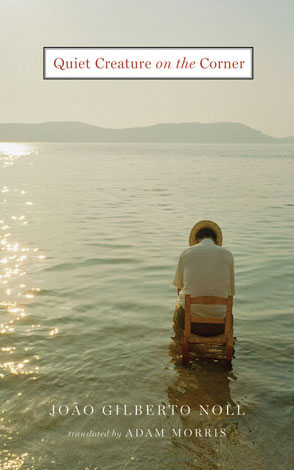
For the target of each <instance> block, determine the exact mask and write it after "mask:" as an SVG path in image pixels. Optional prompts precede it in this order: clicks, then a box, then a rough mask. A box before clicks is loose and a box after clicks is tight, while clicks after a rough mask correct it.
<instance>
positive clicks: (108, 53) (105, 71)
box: [43, 47, 253, 80]
mask: <svg viewBox="0 0 294 470" xmlns="http://www.w3.org/2000/svg"><path fill="white" fill-rule="evenodd" d="M43 78H44V79H46V80H48V79H53V80H62V79H66V80H69V79H73V80H81V79H86V80H91V79H96V80H97V79H103V80H109V79H125V80H134V79H136V80H139V79H141V80H148V79H152V80H156V79H161V80H163V79H190V80H193V79H194V80H196V79H230V80H232V79H243V80H244V79H253V47H44V49H43Z"/></svg>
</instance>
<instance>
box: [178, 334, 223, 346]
mask: <svg viewBox="0 0 294 470" xmlns="http://www.w3.org/2000/svg"><path fill="white" fill-rule="evenodd" d="M187 339H188V342H189V343H202V344H206V343H210V344H211V343H216V344H226V337H225V335H224V334H222V335H216V336H200V335H193V334H191V335H189V336H188V338H187Z"/></svg>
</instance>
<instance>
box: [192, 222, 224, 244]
mask: <svg viewBox="0 0 294 470" xmlns="http://www.w3.org/2000/svg"><path fill="white" fill-rule="evenodd" d="M202 228H211V229H212V230H214V231H215V233H216V236H217V242H216V244H217V245H220V246H221V245H222V243H223V234H222V231H221V229H220V227H219V226H218V225H217V224H216V223H215V222H213V221H212V220H200V222H197V224H195V225H194V227H193V228H192V230H191V232H190V236H189V245H190V246H192V245H196V233H197V232H199V230H200V229H202Z"/></svg>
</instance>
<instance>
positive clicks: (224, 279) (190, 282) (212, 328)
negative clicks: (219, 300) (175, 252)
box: [173, 220, 235, 336]
mask: <svg viewBox="0 0 294 470" xmlns="http://www.w3.org/2000/svg"><path fill="white" fill-rule="evenodd" d="M189 244H190V248H187V249H186V250H184V251H183V252H182V253H181V255H180V258H179V262H178V267H177V271H176V274H175V277H174V281H173V284H174V285H175V287H176V288H177V290H178V304H177V306H176V310H175V312H174V324H175V326H176V327H179V328H181V329H184V325H185V310H184V308H185V294H190V295H191V296H192V297H197V296H217V297H228V296H231V297H232V296H233V295H235V280H234V259H233V255H232V253H231V252H230V251H229V250H227V249H226V248H222V246H221V245H222V232H221V229H220V227H219V226H218V225H217V224H216V223H215V222H212V221H211V220H201V221H200V222H198V223H197V224H195V225H194V227H193V228H192V230H191V233H190V237H189ZM191 313H194V314H195V315H199V316H210V317H212V316H215V317H223V316H224V315H225V314H226V309H225V306H220V305H211V306H209V305H194V304H192V305H191ZM191 332H192V333H194V334H198V335H201V336H215V335H219V334H222V333H223V332H224V325H221V324H209V323H192V325H191Z"/></svg>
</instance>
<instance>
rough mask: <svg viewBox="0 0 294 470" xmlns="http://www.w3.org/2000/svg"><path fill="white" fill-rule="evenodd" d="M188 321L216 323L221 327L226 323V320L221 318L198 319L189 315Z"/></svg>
mask: <svg viewBox="0 0 294 470" xmlns="http://www.w3.org/2000/svg"><path fill="white" fill-rule="evenodd" d="M190 321H191V322H192V323H216V324H217V325H223V324H224V323H226V319H225V318H222V317H219V318H217V317H199V316H196V315H190Z"/></svg>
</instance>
